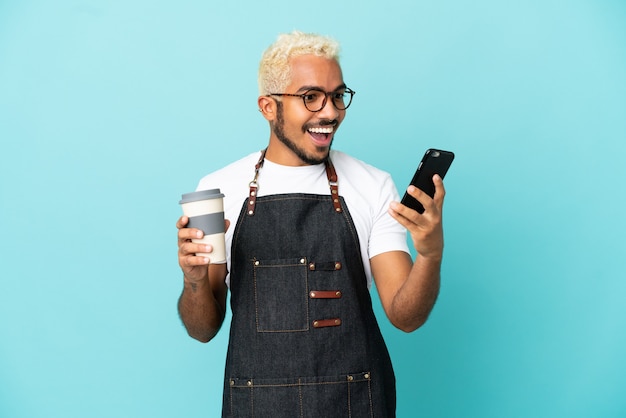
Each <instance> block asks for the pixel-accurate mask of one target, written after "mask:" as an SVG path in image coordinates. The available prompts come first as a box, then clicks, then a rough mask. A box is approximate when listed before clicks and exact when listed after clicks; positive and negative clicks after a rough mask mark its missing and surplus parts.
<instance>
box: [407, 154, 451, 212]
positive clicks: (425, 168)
mask: <svg viewBox="0 0 626 418" xmlns="http://www.w3.org/2000/svg"><path fill="white" fill-rule="evenodd" d="M452 160H454V153H453V152H450V151H443V150H440V149H429V150H427V151H426V153H424V157H423V158H422V161H421V162H420V164H419V165H418V166H417V170H416V171H415V175H414V176H413V180H411V184H412V185H413V186H415V187H417V188H418V189H420V190H422V191H424V192H425V193H426V194H428V196H430V197H433V196H435V183H433V176H434V175H435V174H439V176H440V177H441V178H443V177H444V176H445V175H446V173H447V172H448V169H449V168H450V165H451V164H452ZM401 203H402V204H403V205H405V206H408V207H410V208H411V209H413V210H416V211H417V212H418V213H424V206H422V204H421V203H420V202H418V201H417V200H416V199H415V198H413V196H410V195H409V194H408V193H406V192H405V193H404V197H403V198H402V202H401Z"/></svg>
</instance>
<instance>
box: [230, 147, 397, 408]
mask: <svg viewBox="0 0 626 418" xmlns="http://www.w3.org/2000/svg"><path fill="white" fill-rule="evenodd" d="M263 159H264V153H263V154H262V156H261V159H260V160H259V163H258V164H257V176H258V173H259V169H260V167H261V166H262V164H263ZM327 173H328V177H329V184H330V186H331V194H330V195H313V194H302V193H293V194H280V195H271V196H264V197H261V198H256V179H257V177H255V180H253V182H252V183H251V184H250V186H251V188H250V190H251V193H250V197H249V198H248V199H247V200H246V202H245V203H244V206H243V208H242V210H241V214H240V216H239V219H238V221H237V224H236V226H235V230H234V233H233V241H232V251H231V273H230V290H231V309H232V322H231V330H230V340H229V345H228V354H227V360H226V371H225V379H224V380H225V382H224V398H223V409H222V416H223V417H272V418H280V417H290V418H291V417H311V418H320V417H325V418H326V417H359V418H360V417H394V416H395V404H396V398H395V377H394V373H393V368H392V365H391V360H390V358H389V354H388V351H387V348H386V346H385V343H384V341H383V338H382V335H381V333H380V330H379V327H378V324H377V322H376V318H375V316H374V312H373V309H372V302H371V298H370V293H369V289H368V288H367V280H366V276H365V272H364V269H363V264H362V263H363V262H362V258H361V252H360V247H359V239H358V236H357V233H356V230H355V228H354V224H353V222H352V218H351V217H350V214H349V212H348V210H347V206H346V204H345V201H344V200H343V198H341V197H339V195H338V192H337V182H336V175H335V173H334V168H333V167H332V163H331V162H330V160H328V161H327Z"/></svg>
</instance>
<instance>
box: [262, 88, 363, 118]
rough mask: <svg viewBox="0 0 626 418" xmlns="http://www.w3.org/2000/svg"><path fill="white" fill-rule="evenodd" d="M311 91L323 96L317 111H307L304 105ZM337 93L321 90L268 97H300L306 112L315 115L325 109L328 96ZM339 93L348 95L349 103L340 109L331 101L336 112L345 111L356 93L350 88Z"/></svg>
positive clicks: (307, 108)
mask: <svg viewBox="0 0 626 418" xmlns="http://www.w3.org/2000/svg"><path fill="white" fill-rule="evenodd" d="M312 91H315V92H318V93H323V94H324V100H323V101H322V106H321V107H320V108H319V109H317V110H311V109H309V106H307V104H306V99H305V97H306V96H307V95H308V94H309V93H310V92H312ZM339 92H340V91H338V90H335V91H324V90H321V89H308V90H307V91H305V92H304V93H302V94H295V93H270V94H268V96H281V97H282V96H289V97H300V98H301V99H302V103H304V107H306V110H308V111H309V112H313V113H317V112H320V111H321V110H322V109H324V107H326V102H327V101H328V96H329V95H332V94H337V93H339ZM341 93H342V94H346V93H348V94H349V95H350V101H349V102H348V104H347V105H346V107H344V108H343V109H342V108H340V107H338V106H337V103H335V101H334V100H331V102H332V104H333V106H335V109H337V110H346V109H347V108H348V107H350V105H351V104H352V99H353V98H354V95H355V93H356V91H354V90H352V89H351V88H348V87H346V88H345V90H344V91H343V92H341Z"/></svg>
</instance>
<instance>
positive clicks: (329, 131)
mask: <svg viewBox="0 0 626 418" xmlns="http://www.w3.org/2000/svg"><path fill="white" fill-rule="evenodd" d="M334 130H335V127H334V126H324V127H320V126H318V127H314V128H309V129H307V132H308V133H309V135H310V136H311V138H312V139H313V142H314V143H315V144H316V145H317V146H323V147H325V146H328V145H329V144H330V142H331V140H332V138H333V131H334Z"/></svg>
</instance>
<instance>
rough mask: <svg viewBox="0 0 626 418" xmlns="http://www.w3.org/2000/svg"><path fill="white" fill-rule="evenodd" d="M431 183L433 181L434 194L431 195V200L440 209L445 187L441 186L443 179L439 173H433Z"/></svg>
mask: <svg viewBox="0 0 626 418" xmlns="http://www.w3.org/2000/svg"><path fill="white" fill-rule="evenodd" d="M433 183H435V196H434V197H433V200H434V201H435V204H436V205H437V207H438V208H439V209H440V210H441V208H442V207H443V199H444V198H445V196H446V189H445V187H444V186H443V179H442V178H441V176H439V174H435V175H434V176H433Z"/></svg>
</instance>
